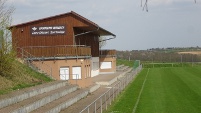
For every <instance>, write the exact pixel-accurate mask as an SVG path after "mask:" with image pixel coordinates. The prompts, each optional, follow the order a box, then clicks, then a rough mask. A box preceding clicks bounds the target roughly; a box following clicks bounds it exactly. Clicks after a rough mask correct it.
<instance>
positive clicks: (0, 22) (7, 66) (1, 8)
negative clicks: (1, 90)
mask: <svg viewBox="0 0 201 113" xmlns="http://www.w3.org/2000/svg"><path fill="white" fill-rule="evenodd" d="M6 2H7V0H0V76H8V75H10V72H11V70H12V62H13V61H14V60H15V52H14V51H13V49H12V42H11V33H10V31H9V30H8V27H9V26H10V24H11V15H12V13H13V11H14V8H13V7H12V6H7V4H6Z"/></svg>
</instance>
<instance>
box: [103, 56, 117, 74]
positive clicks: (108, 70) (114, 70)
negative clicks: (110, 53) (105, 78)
mask: <svg viewBox="0 0 201 113" xmlns="http://www.w3.org/2000/svg"><path fill="white" fill-rule="evenodd" d="M99 61H100V64H101V62H112V68H110V69H101V68H100V74H105V73H114V72H116V58H115V57H101V58H100V59H99ZM100 67H101V66H100Z"/></svg>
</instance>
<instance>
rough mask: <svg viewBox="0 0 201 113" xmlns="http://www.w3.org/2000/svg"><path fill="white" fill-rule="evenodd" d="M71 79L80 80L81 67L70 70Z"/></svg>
mask: <svg viewBox="0 0 201 113" xmlns="http://www.w3.org/2000/svg"><path fill="white" fill-rule="evenodd" d="M72 73H73V79H81V78H82V77H81V76H82V75H81V67H73V68H72Z"/></svg>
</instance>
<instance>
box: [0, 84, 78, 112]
mask: <svg viewBox="0 0 201 113" xmlns="http://www.w3.org/2000/svg"><path fill="white" fill-rule="evenodd" d="M77 88H78V86H74V85H67V86H64V87H61V88H58V89H55V90H52V91H49V92H46V93H43V94H39V95H36V96H34V97H32V98H29V99H26V100H24V101H21V102H19V103H16V104H13V105H10V106H8V107H5V108H3V109H1V110H0V112H1V113H7V112H12V113H27V112H30V111H33V110H35V109H37V108H39V107H41V106H43V105H45V104H47V103H49V102H51V101H54V100H56V99H58V98H60V97H62V96H65V95H67V94H69V93H71V92H73V91H75V90H77Z"/></svg>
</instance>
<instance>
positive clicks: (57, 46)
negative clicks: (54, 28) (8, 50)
mask: <svg viewBox="0 0 201 113" xmlns="http://www.w3.org/2000/svg"><path fill="white" fill-rule="evenodd" d="M50 47H86V48H91V47H90V46H86V45H55V46H27V47H22V48H50Z"/></svg>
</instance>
